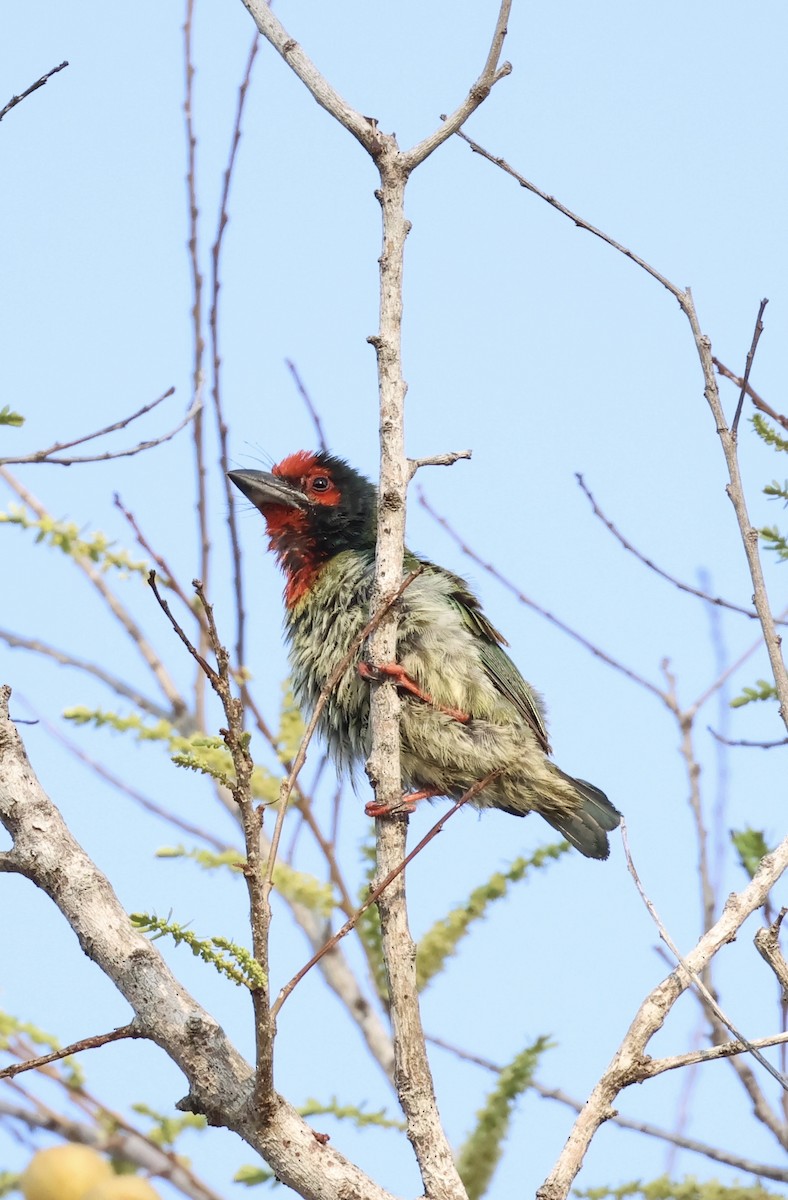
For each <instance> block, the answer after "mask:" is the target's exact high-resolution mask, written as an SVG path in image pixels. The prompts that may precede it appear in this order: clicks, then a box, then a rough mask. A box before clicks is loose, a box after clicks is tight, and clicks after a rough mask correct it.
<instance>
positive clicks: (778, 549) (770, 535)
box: [758, 488, 788, 560]
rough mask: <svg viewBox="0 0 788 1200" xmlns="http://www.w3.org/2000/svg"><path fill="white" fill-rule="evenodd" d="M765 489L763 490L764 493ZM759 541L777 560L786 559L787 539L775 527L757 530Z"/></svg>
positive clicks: (787, 556)
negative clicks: (771, 551)
mask: <svg viewBox="0 0 788 1200" xmlns="http://www.w3.org/2000/svg"><path fill="white" fill-rule="evenodd" d="M766 490H767V489H766V488H764V491H766ZM758 534H759V536H760V538H761V541H763V542H765V543H766V549H767V550H773V551H774V553H775V554H776V555H777V557H778V558H782V559H783V560H785V559H787V558H788V538H786V536H785V534H784V533H780V530H779V529H778V528H777V526H776V525H764V527H763V529H759V530H758Z"/></svg>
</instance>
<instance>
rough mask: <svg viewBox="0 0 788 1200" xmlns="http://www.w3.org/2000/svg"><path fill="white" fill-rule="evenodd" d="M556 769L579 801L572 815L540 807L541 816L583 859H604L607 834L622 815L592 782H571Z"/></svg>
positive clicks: (579, 780) (607, 846) (607, 851)
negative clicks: (583, 855) (584, 857)
mask: <svg viewBox="0 0 788 1200" xmlns="http://www.w3.org/2000/svg"><path fill="white" fill-rule="evenodd" d="M555 769H556V770H557V771H558V774H559V775H561V776H562V778H563V779H564V780H565V781H566V783H570V784H571V785H572V787H573V788H574V789H575V791H576V792H577V794H578V796H579V797H580V801H581V802H580V805H579V807H578V808H577V809H575V810H574V811H573V812H556V811H555V810H554V809H553V810H550V811H546V810H545V809H544V808H540V810H539V811H540V813H541V815H542V816H543V817H544V819H545V820H546V821H548V822H549V823H550V824H551V825H552V826H553V828H554V829H557V830H558V832H559V833H562V834H563V835H564V837H565V838H566V840H567V841H568V842H571V843H572V845H573V846H576V847H577V849H578V850H579V851H580V853H581V854H585V856H586V858H607V856H608V854H609V853H610V843H609V842H608V840H607V835H608V833H609V832H610V831H611V830H612V829H615V828H616V827H617V825H618V824H619V822H620V820H621V813H620V812H619V811H618V809H617V808H614V807H613V805H612V804H611V803H610V801H609V800H608V798H607V796H606V795H605V793H604V792H603V791H600V789H599V788H598V787H594V785H593V783H587V782H586V780H585V779H573V778H572V776H571V775H566V774H564V772H563V771H561V770H559V769H558V767H556V768H555Z"/></svg>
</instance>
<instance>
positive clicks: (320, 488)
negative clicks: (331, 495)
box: [311, 475, 329, 492]
mask: <svg viewBox="0 0 788 1200" xmlns="http://www.w3.org/2000/svg"><path fill="white" fill-rule="evenodd" d="M311 483H312V491H313V492H326V491H328V485H329V479H328V476H327V475H316V476H315V478H314V479H313V480H312V481H311Z"/></svg>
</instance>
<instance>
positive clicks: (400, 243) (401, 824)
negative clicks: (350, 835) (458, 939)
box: [367, 138, 465, 1200]
mask: <svg viewBox="0 0 788 1200" xmlns="http://www.w3.org/2000/svg"><path fill="white" fill-rule="evenodd" d="M378 168H379V170H380V181H381V186H380V190H379V191H378V192H377V193H376V195H377V199H378V201H379V202H380V207H381V212H382V221H383V250H382V253H381V256H380V329H379V332H378V334H377V335H376V336H374V337H372V338H370V339H369V340H370V342H371V343H372V345H373V346H374V347H375V350H376V352H377V359H378V389H379V398H380V492H379V508H378V542H377V556H376V562H375V593H374V600H373V611H376V610H378V609H379V608H380V607H381V606H382V605H385V604H386V603H387V602H389V603H390V598H391V597H392V596H393V595H394V594H395V593H396V590H397V588H398V587H399V586H400V584H401V580H402V570H403V555H404V547H405V492H406V488H407V483H408V474H409V473H408V464H407V461H406V458H405V430H404V415H405V393H406V391H407V387H406V384H405V380H404V379H403V376H402V282H403V266H404V253H405V241H406V238H407V236H408V232H409V230H410V223H409V221H407V219H406V217H405V185H406V183H407V172H406V170H405V169H404V167H403V163H402V159H401V156H400V154H399V151H398V150H397V147H396V143H395V141H394V139H393V138H387V139H386V142H385V149H384V152H383V154H382V155H381V157H380V159H379V161H378ZM369 653H370V658H371V660H372V662H373V663H384V662H392V661H394V660H395V659H396V655H397V612H396V609H395V608H390V609H389V611H388V612H387V613H386V614H385V616H384V617H383V619H382V620H381V622H380V624H379V625H378V627H377V629H376V630H374V632H373V633H372V635H371V637H370V639H369ZM370 707H371V730H372V751H371V754H370V757H369V762H368V763H367V773H368V774H369V777H370V780H371V782H372V784H373V786H374V788H375V794H376V799H377V801H378V802H379V803H384V804H390V803H392V802H396V801H397V800H398V799H399V798H400V796H401V794H402V775H401V770H400V738H399V714H400V702H399V697H398V695H397V692H396V689H395V687H394V686H393V684H392V683H391V682H385V683H380V684H377V685H373V687H372V697H371V706H370ZM407 830H408V820H407V817H406V816H404V815H403V816H397V817H393V818H392V817H379V818H378V820H377V822H376V835H377V872H376V879H375V882H376V883H380V881H381V880H382V879H384V878H385V877H386V876H387V875H389V874H390V872H391V871H393V870H394V869H395V868H396V867H397V866H398V865H399V864H400V863H401V862H402V860H403V858H404V857H405V841H406V836H407ZM378 909H379V911H380V918H381V931H382V940H383V954H384V959H385V963H386V973H387V977H388V982H389V996H390V1000H391V1019H392V1024H393V1027H394V1080H395V1084H396V1087H397V1093H398V1095H399V1099H400V1104H401V1105H402V1110H403V1112H404V1113H405V1116H406V1119H407V1123H408V1137H409V1138H410V1141H411V1143H412V1145H413V1148H414V1151H415V1153H416V1158H417V1159H418V1163H419V1169H420V1171H421V1176H422V1180H423V1183H424V1190H425V1193H426V1195H427V1196H428V1197H433V1196H434V1197H437V1196H440V1197H447V1198H448V1197H455V1198H456V1200H461V1198H464V1197H465V1189H464V1188H463V1186H462V1182H461V1180H460V1177H459V1174H458V1173H457V1168H456V1166H455V1163H454V1158H453V1156H452V1152H451V1148H450V1146H449V1144H448V1141H447V1139H446V1136H445V1133H444V1132H443V1128H442V1126H441V1122H440V1116H439V1114H438V1108H437V1104H436V1100H435V1088H434V1085H433V1082H432V1073H431V1070H430V1065H429V1060H428V1058H427V1048H426V1043H425V1038H424V1030H423V1028H422V1024H421V1013H420V1011H419V1003H418V992H417V988H416V947H415V945H414V942H413V939H412V937H411V934H410V929H409V927H408V910H407V903H406V894H405V872H404V871H403V872H402V873H401V874H400V875H399V876H398V877H397V878H396V880H395V881H394V882H393V884H392V885H391V886H390V887H389V888H388V889H387V890H386V891H385V892H383V894H382V895H381V896H380V897H379V899H378Z"/></svg>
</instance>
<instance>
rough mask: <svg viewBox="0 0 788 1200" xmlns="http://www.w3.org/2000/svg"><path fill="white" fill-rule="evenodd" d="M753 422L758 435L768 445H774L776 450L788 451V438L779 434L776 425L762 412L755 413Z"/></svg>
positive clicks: (752, 418)
mask: <svg viewBox="0 0 788 1200" xmlns="http://www.w3.org/2000/svg"><path fill="white" fill-rule="evenodd" d="M751 422H752V427H753V429H754V430H755V432H756V433H757V434H758V437H759V438H761V439H762V440H763V441H764V442H766V445H767V446H774V449H775V450H783V451H786V452H788V438H784V437H783V436H782V434H779V433H778V432H777V429H776V428H775V426H774V425H772V424H770V422H769V421H767V420H766V418H765V417H763V416H761V414H760V413H754V414H753V416H752V417H751Z"/></svg>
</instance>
